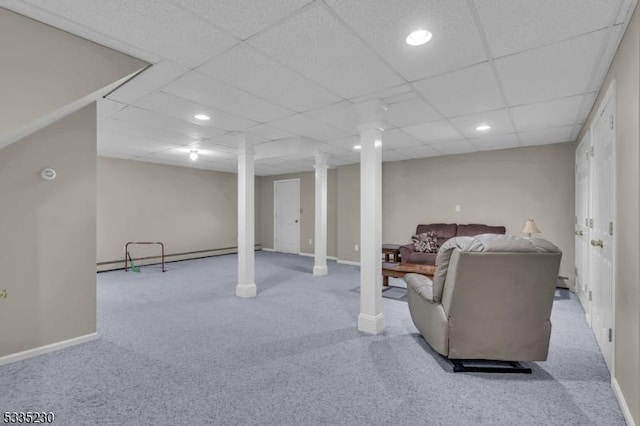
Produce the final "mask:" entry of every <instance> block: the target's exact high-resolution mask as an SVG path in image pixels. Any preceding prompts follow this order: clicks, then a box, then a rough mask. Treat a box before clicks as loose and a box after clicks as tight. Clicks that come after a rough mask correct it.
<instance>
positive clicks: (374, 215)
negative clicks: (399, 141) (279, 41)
mask: <svg viewBox="0 0 640 426" xmlns="http://www.w3.org/2000/svg"><path fill="white" fill-rule="evenodd" d="M354 108H355V109H356V110H357V111H358V112H359V113H360V116H361V118H362V124H360V125H359V126H358V130H359V131H360V146H361V150H360V315H359V316H358V330H360V331H364V332H366V333H372V334H378V333H380V332H382V331H383V330H384V314H383V312H382V272H381V271H382V260H381V256H382V254H381V250H382V132H383V130H384V126H383V124H382V122H381V120H380V117H381V115H382V113H383V112H384V111H386V106H385V105H384V104H382V103H381V102H380V101H379V100H378V99H374V100H371V101H367V102H363V103H360V104H356V105H354Z"/></svg>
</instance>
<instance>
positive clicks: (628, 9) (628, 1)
mask: <svg viewBox="0 0 640 426" xmlns="http://www.w3.org/2000/svg"><path fill="white" fill-rule="evenodd" d="M637 2H638V1H637V0H622V5H621V6H620V12H619V13H618V17H617V18H616V24H621V23H623V22H626V21H628V20H630V19H631V15H632V14H633V10H634V8H635V6H636V4H637Z"/></svg>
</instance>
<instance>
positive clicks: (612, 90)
mask: <svg viewBox="0 0 640 426" xmlns="http://www.w3.org/2000/svg"><path fill="white" fill-rule="evenodd" d="M616 99H617V96H616V80H615V79H613V80H612V81H611V83H610V84H609V87H608V88H607V91H606V93H605V95H604V96H603V97H602V100H601V101H600V104H598V108H597V109H596V113H595V114H594V119H593V121H592V122H591V125H590V126H589V132H590V133H591V147H594V146H595V139H594V135H595V132H594V130H595V126H596V124H597V123H598V122H599V121H600V116H601V115H602V114H603V113H604V111H605V108H606V107H607V104H608V103H609V102H610V101H611V102H612V105H613V114H612V115H613V143H612V145H613V146H612V148H611V150H612V154H611V156H612V161H613V167H612V169H613V176H612V180H611V182H612V186H613V188H611V189H612V197H613V203H612V204H613V224H614V227H613V235H612V236H611V243H612V244H613V248H612V250H611V253H612V254H611V256H612V259H611V263H612V273H611V275H612V276H611V312H610V314H611V323H612V325H611V326H612V328H613V334H612V339H611V371H610V373H611V377H615V365H616V362H615V360H616V329H617V327H616V287H617V285H616V266H617V263H618V262H617V259H618V256H617V253H616V240H617V238H616V233H617V232H618V229H619V226H618V222H617V218H618V208H617V200H618V194H617V192H618V190H617V188H618V178H617V175H618V173H617V167H618V166H617V163H618V162H617V159H616V145H617V141H618V131H617V130H618V129H617V126H618V106H617V104H616ZM590 203H593V199H591V200H590ZM591 205H592V207H593V204H591ZM590 284H591V281H590ZM591 328H592V329H593V326H592V327H591Z"/></svg>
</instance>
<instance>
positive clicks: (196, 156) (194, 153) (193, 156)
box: [189, 149, 198, 161]
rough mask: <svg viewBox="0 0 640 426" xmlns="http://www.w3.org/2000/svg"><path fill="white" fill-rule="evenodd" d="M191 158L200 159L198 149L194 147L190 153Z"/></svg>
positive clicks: (192, 159) (193, 159)
mask: <svg viewBox="0 0 640 426" xmlns="http://www.w3.org/2000/svg"><path fill="white" fill-rule="evenodd" d="M189 158H191V161H196V160H197V159H198V151H197V150H195V149H192V150H191V152H190V153H189Z"/></svg>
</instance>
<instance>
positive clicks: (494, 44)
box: [475, 0, 619, 57]
mask: <svg viewBox="0 0 640 426" xmlns="http://www.w3.org/2000/svg"><path fill="white" fill-rule="evenodd" d="M475 4H476V7H477V9H478V14H479V15H480V20H481V22H482V26H483V28H484V31H485V34H486V35H487V40H488V42H489V47H490V49H491V53H492V55H493V56H494V57H500V56H505V55H509V54H511V53H515V52H519V51H522V50H527V49H532V48H535V47H540V46H544V45H547V44H552V43H556V42H558V41H561V40H564V39H567V38H570V37H574V36H577V35H580V34H585V33H589V32H592V31H595V30H600V29H602V28H605V27H607V26H608V25H609V24H610V23H611V19H612V18H613V14H615V13H616V11H617V8H618V4H619V0H561V1H557V0H536V1H531V0H475Z"/></svg>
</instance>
